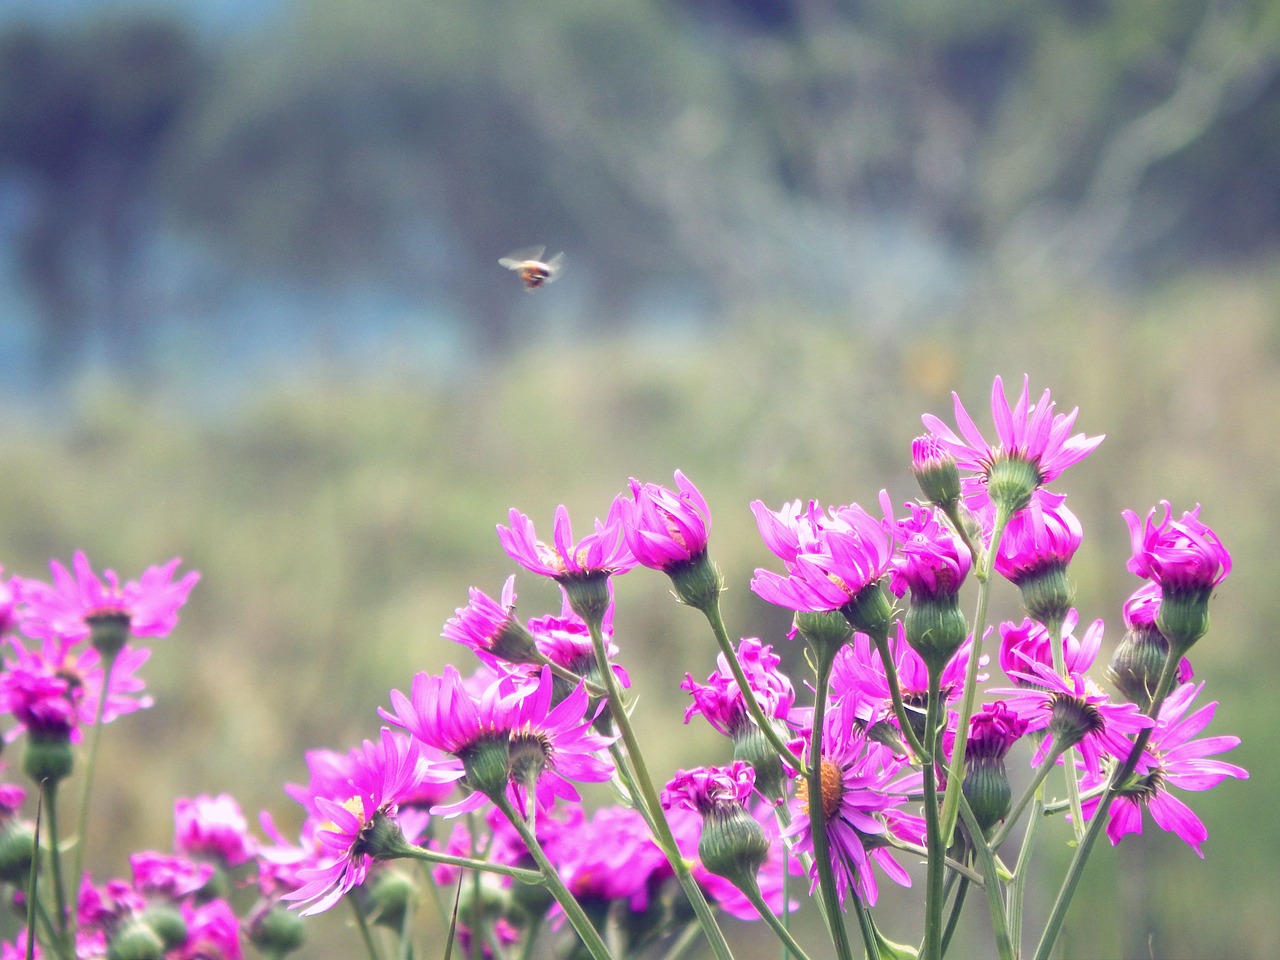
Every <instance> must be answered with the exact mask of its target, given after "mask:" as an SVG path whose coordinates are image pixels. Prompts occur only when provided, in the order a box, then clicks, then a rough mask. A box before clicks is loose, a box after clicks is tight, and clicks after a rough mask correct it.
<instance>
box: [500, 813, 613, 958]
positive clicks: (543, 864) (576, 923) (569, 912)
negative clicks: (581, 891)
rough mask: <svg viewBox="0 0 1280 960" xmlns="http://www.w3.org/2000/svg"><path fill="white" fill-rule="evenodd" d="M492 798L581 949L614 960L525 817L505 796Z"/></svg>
mask: <svg viewBox="0 0 1280 960" xmlns="http://www.w3.org/2000/svg"><path fill="white" fill-rule="evenodd" d="M492 799H493V802H494V805H495V806H497V808H498V809H499V810H501V811H502V813H503V815H504V816H505V817H506V818H507V819H508V820H510V821H511V825H512V826H513V827H515V828H516V832H517V833H519V834H520V839H521V840H523V841H524V845H525V846H526V847H528V848H529V855H530V856H532V857H533V861H534V863H536V864H537V865H538V869H540V870H541V871H542V880H543V882H544V883H545V884H546V886H547V889H548V890H550V891H551V895H552V896H553V897H555V899H556V903H558V904H560V909H561V910H563V911H564V915H565V918H566V919H567V920H568V921H569V923H570V925H571V926H572V927H573V929H574V930H575V931H576V932H577V934H578V938H579V939H580V940H581V941H582V944H583V946H585V947H586V948H587V951H588V952H589V953H590V954H591V956H592V957H593V958H594V960H613V958H612V957H611V955H610V953H609V948H608V947H606V946H605V943H604V940H602V939H601V937H600V932H599V931H598V930H596V928H595V926H594V925H593V924H592V922H591V920H590V918H589V917H588V916H587V914H586V911H584V910H583V909H582V905H581V904H579V903H578V901H577V898H576V897H574V895H573V894H572V893H570V892H569V888H568V887H566V886H565V885H564V881H563V880H561V879H560V874H559V873H557V872H556V868H555V867H554V866H553V865H552V863H551V861H550V860H548V859H547V855H546V853H544V852H543V850H542V844H540V843H538V838H537V837H535V836H534V835H533V831H532V830H530V829H529V826H528V824H526V823H525V822H524V818H523V817H521V816H520V815H519V814H517V813H516V811H515V810H514V809H513V808H512V806H511V803H510V801H508V800H507V798H506V796H505V795H503V794H495V795H494V796H493V798H492Z"/></svg>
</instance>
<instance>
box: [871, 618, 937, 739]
mask: <svg viewBox="0 0 1280 960" xmlns="http://www.w3.org/2000/svg"><path fill="white" fill-rule="evenodd" d="M871 641H872V643H874V644H875V647H876V652H877V653H878V654H880V663H881V664H882V665H883V666H884V677H885V682H886V683H888V685H889V699H890V700H892V701H893V712H894V715H895V716H897V718H898V727H899V728H900V729H901V730H902V735H903V736H904V737H906V738H907V743H908V744H909V745H910V746H911V749H912V751H913V752H914V753H915V755H916V757H917V759H918V758H919V757H920V756H921V755H922V754H923V753H924V751H923V749H922V748H921V746H920V741H919V739H917V738H916V733H915V730H913V729H912V727H911V719H910V718H909V717H908V716H907V707H906V704H904V703H903V702H902V684H901V683H899V681H898V666H897V664H895V663H894V662H893V653H892V651H891V650H890V649H889V638H888V637H887V636H884V637H881V636H873V637H872V638H871Z"/></svg>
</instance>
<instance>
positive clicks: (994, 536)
mask: <svg viewBox="0 0 1280 960" xmlns="http://www.w3.org/2000/svg"><path fill="white" fill-rule="evenodd" d="M1009 516H1010V514H1009V508H1008V507H1006V506H1003V505H1001V504H997V505H996V518H995V523H994V525H993V526H992V528H991V544H990V546H988V547H987V552H986V554H985V555H984V556H983V558H982V569H981V570H979V571H978V573H977V575H976V576H977V578H978V609H977V612H976V613H975V614H974V617H973V646H972V648H971V649H970V650H969V669H968V670H967V671H966V673H965V678H964V696H963V698H962V699H961V701H960V719H959V721H958V722H957V724H956V741H955V744H956V745H955V747H954V748H952V751H951V766H950V768H949V769H948V770H947V792H946V794H945V795H944V797H943V800H942V837H943V841H944V843H945V842H949V841H950V838H951V832H952V831H953V830H954V829H955V826H956V816H957V815H958V813H959V811H960V788H961V785H962V784H963V783H964V755H965V750H966V749H967V748H968V741H969V720H970V719H971V718H972V717H973V703H974V700H975V698H976V696H977V692H978V661H979V660H981V659H982V638H983V634H985V633H986V632H987V604H988V601H989V600H990V596H991V571H992V570H993V569H994V567H995V559H996V551H997V550H999V549H1000V538H1001V537H1003V536H1004V528H1005V527H1007V526H1008V525H1009Z"/></svg>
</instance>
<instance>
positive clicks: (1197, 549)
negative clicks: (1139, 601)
mask: <svg viewBox="0 0 1280 960" xmlns="http://www.w3.org/2000/svg"><path fill="white" fill-rule="evenodd" d="M1160 505H1161V506H1162V507H1163V508H1164V517H1163V518H1162V519H1161V520H1160V521H1159V522H1158V523H1157V522H1155V515H1156V511H1155V508H1152V510H1151V512H1150V513H1148V514H1147V519H1146V521H1145V523H1144V522H1143V521H1141V520H1139V519H1138V515H1137V514H1136V513H1134V512H1133V511H1132V510H1125V511H1124V514H1123V516H1124V522H1125V523H1126V524H1128V526H1129V535H1130V538H1131V539H1132V541H1133V556H1132V557H1131V558H1130V559H1129V572H1130V573H1133V574H1134V575H1136V576H1139V577H1144V578H1146V579H1148V580H1154V581H1155V582H1156V583H1158V584H1160V585H1161V586H1162V587H1164V588H1166V590H1167V589H1169V588H1173V589H1177V590H1183V591H1202V590H1209V589H1211V588H1212V587H1216V586H1217V585H1218V584H1220V583H1221V582H1222V581H1223V580H1225V579H1226V578H1227V575H1228V574H1230V573H1231V554H1230V553H1228V552H1227V548H1226V547H1224V546H1223V545H1222V541H1221V540H1219V539H1218V535H1217V534H1216V533H1214V532H1213V531H1212V530H1211V529H1209V528H1208V527H1207V526H1205V525H1204V524H1203V523H1201V521H1200V504H1196V506H1195V509H1194V510H1189V511H1187V512H1186V513H1184V514H1183V515H1182V519H1181V520H1174V519H1172V510H1171V508H1170V506H1169V502H1168V501H1167V500H1161V501H1160Z"/></svg>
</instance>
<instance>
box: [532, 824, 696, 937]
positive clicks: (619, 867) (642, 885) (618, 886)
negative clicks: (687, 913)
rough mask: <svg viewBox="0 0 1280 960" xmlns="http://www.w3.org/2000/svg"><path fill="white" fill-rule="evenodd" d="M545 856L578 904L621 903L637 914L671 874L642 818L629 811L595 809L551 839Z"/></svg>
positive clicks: (645, 907)
mask: <svg viewBox="0 0 1280 960" xmlns="http://www.w3.org/2000/svg"><path fill="white" fill-rule="evenodd" d="M539 819H541V818H539ZM546 853H547V857H548V858H549V859H550V860H551V862H552V863H554V864H555V865H556V870H557V872H558V873H559V874H560V878H561V879H562V880H564V883H565V886H566V887H568V888H569V891H570V892H571V893H572V894H573V895H574V896H575V897H576V898H577V899H578V900H579V901H581V902H583V903H584V904H600V903H608V902H609V901H613V900H622V901H625V902H626V904H627V907H628V909H629V910H630V911H631V912H632V913H637V914H638V913H643V912H644V911H645V910H646V909H647V908H648V906H649V900H650V897H651V896H652V894H653V892H654V890H655V889H656V887H657V885H658V883H659V882H661V881H662V880H663V879H666V878H667V877H668V876H670V875H671V865H670V864H669V863H667V858H666V857H665V856H664V855H663V853H662V851H661V850H660V849H659V847H658V845H657V844H656V843H654V842H653V838H652V837H651V835H650V833H649V827H648V824H646V823H645V822H644V817H642V816H641V815H640V813H639V811H637V810H632V809H630V808H628V807H604V808H602V809H600V810H597V811H596V812H595V813H594V814H593V815H592V817H591V819H590V820H586V821H584V822H582V823H581V824H579V825H578V826H576V827H575V828H574V829H572V830H563V831H560V832H558V833H557V834H556V835H555V836H554V837H552V838H550V839H549V840H548V841H547V843H546ZM557 909H558V908H557Z"/></svg>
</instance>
